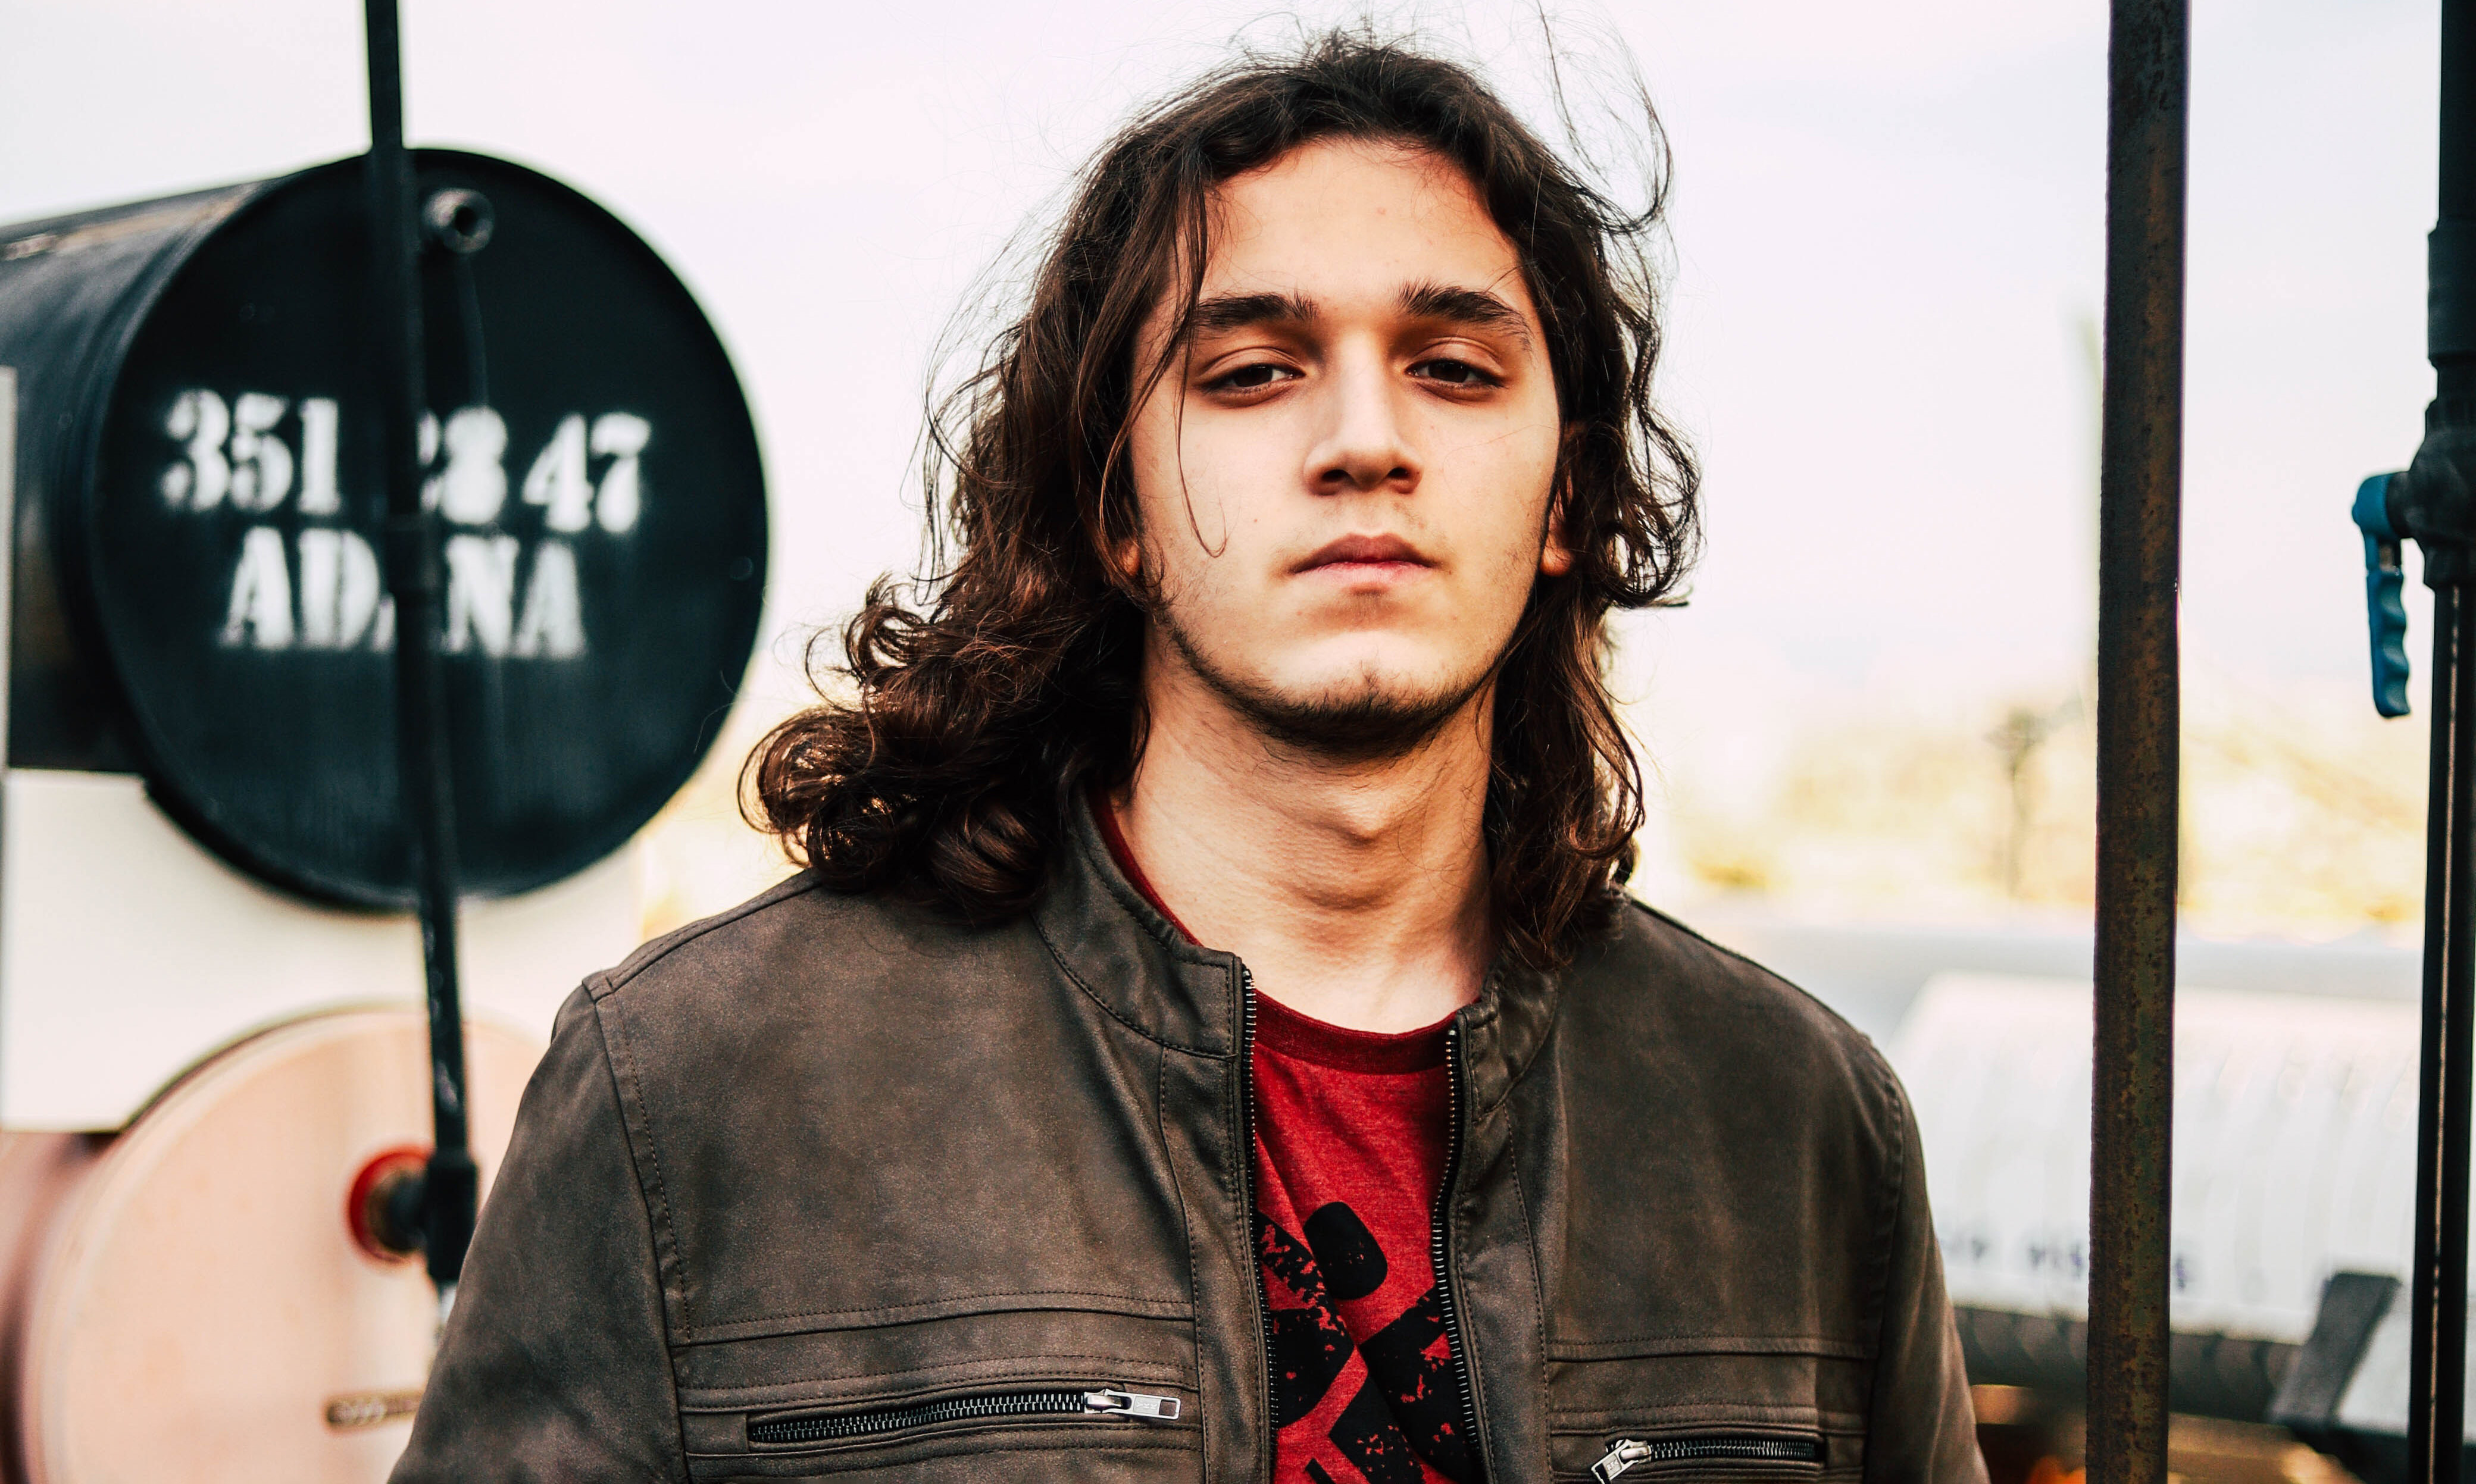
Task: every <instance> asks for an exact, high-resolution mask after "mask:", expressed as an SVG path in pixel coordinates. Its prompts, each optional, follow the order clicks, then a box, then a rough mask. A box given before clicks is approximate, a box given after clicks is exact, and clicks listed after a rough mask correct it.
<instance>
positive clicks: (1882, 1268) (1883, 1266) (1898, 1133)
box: [1858, 1059, 1909, 1477]
mask: <svg viewBox="0 0 2476 1484" xmlns="http://www.w3.org/2000/svg"><path fill="white" fill-rule="evenodd" d="M1874 1072H1875V1083H1874V1085H1875V1088H1876V1090H1877V1091H1878V1092H1880V1093H1881V1094H1883V1096H1884V1098H1885V1100H1886V1106H1887V1110H1888V1111H1889V1112H1890V1114H1891V1121H1892V1127H1891V1128H1890V1130H1889V1132H1890V1134H1891V1136H1892V1137H1891V1139H1890V1143H1889V1150H1888V1157H1887V1159H1886V1161H1885V1163H1886V1166H1887V1168H1886V1170H1885V1172H1884V1173H1885V1175H1886V1176H1887V1178H1886V1179H1885V1180H1884V1196H1883V1216H1882V1218H1881V1220H1880V1222H1879V1223H1878V1224H1877V1233H1876V1243H1877V1249H1878V1254H1877V1256H1876V1258H1875V1262H1874V1283H1873V1295H1872V1303H1873V1305H1874V1323H1873V1330H1874V1356H1873V1366H1872V1369H1871V1371H1870V1373H1869V1374H1868V1375H1867V1377H1866V1423H1867V1428H1866V1436H1867V1438H1868V1440H1869V1441H1871V1438H1872V1435H1873V1424H1874V1411H1875V1407H1876V1405H1877V1403H1878V1402H1879V1400H1880V1398H1881V1396H1882V1391H1883V1365H1884V1359H1885V1357H1886V1355H1887V1354H1888V1353H1889V1350H1890V1346H1889V1345H1888V1343H1887V1340H1888V1334H1889V1331H1890V1329H1891V1324H1892V1304H1891V1288H1892V1267H1893V1262H1894V1255H1895V1253H1896V1250H1897V1248H1898V1244H1899V1233H1900V1211H1901V1207H1902V1206H1903V1204H1904V1203H1905V1202H1906V1200H1907V1194H1908V1161H1909V1137H1908V1125H1909V1107H1908V1100H1907V1099H1906V1098H1903V1097H1901V1096H1900V1094H1899V1088H1898V1085H1897V1083H1896V1082H1895V1081H1894V1080H1893V1078H1892V1075H1891V1069H1890V1067H1888V1066H1886V1065H1883V1064H1882V1063H1881V1062H1880V1061H1879V1059H1878V1060H1877V1063H1876V1066H1875V1068H1874ZM1858 1468H1859V1469H1860V1471H1861V1473H1862V1475H1863V1476H1868V1477H1870V1476H1871V1475H1872V1474H1873V1472H1874V1471H1873V1449H1872V1448H1870V1447H1869V1448H1866V1449H1865V1450H1864V1455H1863V1456H1862V1457H1861V1458H1860V1459H1859V1462H1858Z"/></svg>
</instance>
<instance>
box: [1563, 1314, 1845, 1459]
mask: <svg viewBox="0 0 2476 1484" xmlns="http://www.w3.org/2000/svg"><path fill="white" fill-rule="evenodd" d="M1704 1344H1706V1345H1708V1344H1711V1342H1704ZM1719 1344H1720V1345H1727V1344H1728V1342H1719ZM1758 1347H1759V1348H1758ZM1644 1348H1646V1349H1648V1348H1651V1346H1650V1345H1648V1344H1646V1345H1645V1347H1644ZM1661 1348H1663V1349H1665V1350H1666V1351H1667V1352H1666V1353H1647V1354H1631V1355H1608V1354H1604V1353H1602V1354H1595V1355H1591V1356H1588V1357H1587V1358H1575V1357H1572V1355H1571V1353H1570V1352H1568V1353H1567V1354H1566V1355H1564V1356H1556V1355H1555V1354H1554V1351H1553V1349H1552V1348H1551V1351H1550V1354H1551V1357H1553V1358H1551V1360H1550V1362H1549V1364H1548V1454H1549V1461H1550V1464H1551V1466H1552V1469H1553V1472H1554V1474H1555V1477H1556V1478H1557V1479H1559V1480H1570V1481H1575V1484H1579V1481H1583V1480H1588V1481H1590V1484H1647V1481H1650V1480H1671V1479H1672V1480H1676V1481H1679V1484H1688V1481H1690V1484H1709V1481H1715V1480H1720V1479H1758V1480H1766V1481H1778V1484H1797V1481H1799V1480H1814V1481H1817V1484H1826V1481H1829V1484H1836V1481H1840V1480H1845V1479H1847V1478H1849V1477H1852V1476H1854V1475H1855V1474H1856V1473H1857V1472H1859V1471H1860V1470H1861V1468H1862V1467H1863V1464H1864V1459H1865V1443H1866V1440H1865V1420H1864V1406H1865V1395H1866V1393H1865V1381H1866V1373H1867V1367H1866V1365H1865V1363H1864V1362H1862V1361H1859V1360H1855V1359H1853V1358H1849V1357H1846V1356H1842V1355H1831V1354H1817V1353H1814V1352H1813V1351H1812V1350H1806V1351H1804V1352H1802V1353H1800V1352H1798V1348H1795V1347H1793V1346H1789V1345H1776V1344H1774V1345H1762V1344H1761V1343H1760V1342H1737V1343H1736V1344H1735V1345H1733V1346H1730V1348H1717V1346H1714V1347H1713V1348H1699V1347H1696V1346H1693V1345H1690V1344H1672V1343H1671V1345H1669V1346H1663V1347H1661Z"/></svg>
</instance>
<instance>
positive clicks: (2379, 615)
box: [2352, 474, 2408, 716]
mask: <svg viewBox="0 0 2476 1484" xmlns="http://www.w3.org/2000/svg"><path fill="white" fill-rule="evenodd" d="M2392 478H2394V476H2392V475H2388V474H2376V475H2374V476H2373V477H2372V478H2371V479H2368V480H2366V481H2365V482H2363V483H2362V484H2359V485H2357V486H2356V507H2355V509H2354V511H2353V512H2352V513H2353V514H2354V515H2355V517H2356V529H2357V530H2359V531H2362V532H2364V533H2365V618H2366V620H2367V621H2368V622H2369V623H2370V625H2371V627H2372V632H2373V709H2374V710H2376V711H2379V712H2381V713H2382V714H2383V715H2384V716H2405V715H2406V714H2407V711H2408V705H2407V676H2408V664H2407V606H2406V605H2405V604H2404V603H2403V602H2402V601H2401V600H2400V596H2399V595H2400V590H2401V588H2402V587H2403V586H2404V585H2405V581H2406V574H2405V572H2404V571H2403V570H2402V569H2401V567H2400V565H2399V534H2398V532H2395V531H2393V530H2391V529H2390V512H2389V492H2390V481H2391V479H2392Z"/></svg>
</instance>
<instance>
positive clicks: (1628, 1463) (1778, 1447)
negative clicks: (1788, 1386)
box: [1591, 1433, 1822, 1484]
mask: <svg viewBox="0 0 2476 1484" xmlns="http://www.w3.org/2000/svg"><path fill="white" fill-rule="evenodd" d="M1700 1458H1738V1459H1746V1460H1748V1461H1750V1462H1755V1463H1783V1464H1819V1463H1820V1462H1822V1440H1821V1439H1820V1438H1816V1437H1804V1438H1781V1437H1770V1436H1766V1435H1764V1434H1761V1433H1706V1434H1704V1435H1702V1436H1700V1437H1694V1438H1648V1439H1645V1438H1619V1439H1617V1440H1616V1441H1615V1442H1614V1443H1613V1444H1611V1445H1610V1446H1609V1447H1608V1451H1607V1454H1606V1456H1605V1457H1602V1458H1601V1459H1600V1460H1599V1461H1598V1462H1597V1463H1595V1464H1593V1465H1591V1477H1593V1478H1595V1479H1597V1480H1598V1481H1599V1484H1608V1481H1609V1480H1610V1479H1614V1478H1617V1477H1619V1476H1621V1475H1622V1474H1624V1473H1626V1472H1630V1471H1631V1470H1632V1468H1633V1467H1634V1465H1636V1464H1671V1463H1682V1462H1686V1461H1688V1460H1692V1459H1700Z"/></svg>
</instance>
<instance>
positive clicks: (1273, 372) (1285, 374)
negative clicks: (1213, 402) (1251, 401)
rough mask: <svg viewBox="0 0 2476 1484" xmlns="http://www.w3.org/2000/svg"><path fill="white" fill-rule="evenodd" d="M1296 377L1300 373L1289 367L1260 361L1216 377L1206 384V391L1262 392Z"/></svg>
mask: <svg viewBox="0 0 2476 1484" xmlns="http://www.w3.org/2000/svg"><path fill="white" fill-rule="evenodd" d="M1296 375H1298V373H1297V372H1295V371H1292V370H1291V369H1290V368H1289V367H1287V366H1276V365H1275V364H1273V363H1272V362H1271V361H1269V360H1259V361H1257V362H1255V364H1253V365H1251V366H1240V367H1239V368H1238V369H1237V370H1235V371H1229V372H1225V373H1223V374H1222V375H1220V376H1216V377H1214V378H1213V379H1212V380H1211V381H1210V382H1209V383H1206V384H1205V387H1204V389H1205V390H1207V391H1262V390H1263V389H1264V388H1265V387H1267V386H1270V385H1272V384H1273V383H1275V382H1280V381H1286V380H1288V379H1289V378H1291V377H1294V376H1296Z"/></svg>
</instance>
